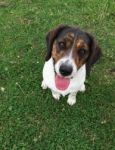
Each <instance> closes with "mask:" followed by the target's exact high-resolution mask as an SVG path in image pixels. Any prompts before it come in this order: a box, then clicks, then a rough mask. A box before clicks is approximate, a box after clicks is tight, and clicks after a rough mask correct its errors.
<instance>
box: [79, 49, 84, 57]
mask: <svg viewBox="0 0 115 150" xmlns="http://www.w3.org/2000/svg"><path fill="white" fill-rule="evenodd" d="M85 54H86V50H85V49H83V48H82V49H79V51H78V55H79V56H80V57H83V56H84V55H85Z"/></svg>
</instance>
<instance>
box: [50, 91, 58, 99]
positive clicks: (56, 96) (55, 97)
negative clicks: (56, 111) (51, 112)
mask: <svg viewBox="0 0 115 150" xmlns="http://www.w3.org/2000/svg"><path fill="white" fill-rule="evenodd" d="M52 96H53V98H54V99H56V100H59V99H60V94H59V93H56V92H54V91H53V92H52Z"/></svg>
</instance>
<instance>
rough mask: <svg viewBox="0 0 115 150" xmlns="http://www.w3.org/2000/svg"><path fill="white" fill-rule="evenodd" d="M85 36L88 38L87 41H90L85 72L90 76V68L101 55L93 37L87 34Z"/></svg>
mask: <svg viewBox="0 0 115 150" xmlns="http://www.w3.org/2000/svg"><path fill="white" fill-rule="evenodd" d="M86 34H87V35H88V36H89V39H90V55H89V57H88V60H87V63H86V72H87V75H90V71H91V67H92V66H93V65H94V64H95V63H96V62H97V60H98V59H99V58H100V56H101V55H102V52H101V48H100V47H99V45H98V44H97V42H96V40H95V39H94V37H93V36H92V35H90V34H89V33H86Z"/></svg>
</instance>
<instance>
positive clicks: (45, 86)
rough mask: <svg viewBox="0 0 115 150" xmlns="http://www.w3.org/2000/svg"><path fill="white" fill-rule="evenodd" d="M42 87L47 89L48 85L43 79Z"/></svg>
mask: <svg viewBox="0 0 115 150" xmlns="http://www.w3.org/2000/svg"><path fill="white" fill-rule="evenodd" d="M41 87H42V89H43V90H45V89H47V85H46V84H45V82H44V81H42V84H41Z"/></svg>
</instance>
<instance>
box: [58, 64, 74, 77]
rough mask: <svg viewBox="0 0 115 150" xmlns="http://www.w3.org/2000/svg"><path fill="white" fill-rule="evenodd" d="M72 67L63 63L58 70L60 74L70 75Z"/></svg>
mask: <svg viewBox="0 0 115 150" xmlns="http://www.w3.org/2000/svg"><path fill="white" fill-rule="evenodd" d="M72 71H73V67H72V66H71V65H70V64H66V63H63V64H61V66H60V68H59V72H60V74H61V75H62V76H64V77H65V76H70V75H71V74H72Z"/></svg>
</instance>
